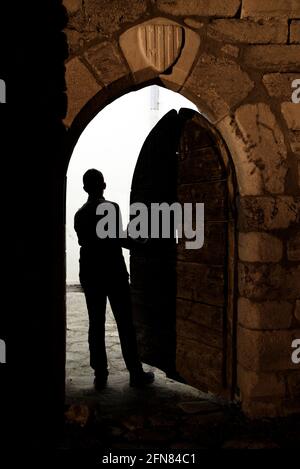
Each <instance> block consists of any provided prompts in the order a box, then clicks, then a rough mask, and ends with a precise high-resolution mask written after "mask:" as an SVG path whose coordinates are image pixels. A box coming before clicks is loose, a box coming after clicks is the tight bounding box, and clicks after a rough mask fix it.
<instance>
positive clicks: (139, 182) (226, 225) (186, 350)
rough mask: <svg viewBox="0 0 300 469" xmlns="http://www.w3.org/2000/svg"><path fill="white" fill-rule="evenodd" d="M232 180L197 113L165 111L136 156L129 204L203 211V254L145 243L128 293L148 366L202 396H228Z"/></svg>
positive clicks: (214, 137) (216, 140) (135, 258)
mask: <svg viewBox="0 0 300 469" xmlns="http://www.w3.org/2000/svg"><path fill="white" fill-rule="evenodd" d="M232 177H233V174H232V169H231V163H230V159H229V157H228V153H227V150H226V148H225V146H224V144H223V142H222V140H221V139H220V137H219V135H218V134H217V132H215V131H214V130H213V129H212V128H211V126H210V124H208V123H207V121H206V120H205V119H204V118H203V117H201V115H200V114H199V113H197V112H195V111H192V110H188V109H181V110H180V112H179V113H177V112H176V111H170V112H169V113H168V114H167V115H166V116H164V117H163V118H162V119H161V121H160V122H159V123H158V124H157V125H156V127H155V128H154V129H153V130H152V132H151V133H150V134H149V136H148V138H147V139H146V141H145V144H144V146H143V148H142V150H141V152H140V156H139V159H138V162H137V165H136V169H135V173H134V177H133V182H132V191H131V203H132V202H136V201H142V202H144V203H145V204H146V205H147V206H150V204H151V203H153V202H160V203H161V202H167V203H172V202H175V201H177V202H180V203H181V204H184V203H192V204H193V209H194V208H195V204H196V203H204V210H205V236H204V240H205V241H204V245H203V247H202V248H201V249H197V250H194V249H191V250H189V249H186V244H185V242H186V239H185V238H184V237H183V238H181V239H179V242H178V243H176V239H175V238H171V239H169V240H165V239H156V240H153V239H152V240H150V242H149V243H148V245H147V247H145V248H144V249H137V250H134V251H132V252H131V286H132V295H133V306H134V321H135V325H136V328H137V333H138V342H139V349H140V353H141V357H142V360H143V361H144V362H145V363H148V364H150V365H153V366H156V367H158V368H160V369H162V370H164V371H165V372H166V373H167V375H169V376H172V377H174V378H175V379H178V380H181V379H183V380H184V381H185V382H187V383H188V384H190V385H193V386H195V387H197V388H199V389H201V390H204V391H211V392H214V393H216V394H218V395H227V394H228V391H229V389H230V388H231V387H232V379H233V376H232V363H233V358H234V357H233V353H232V350H233V349H234V319H233V318H234V299H233V293H234V290H233V287H234V223H233V215H232V207H233V203H232V202H233V197H234V193H233V189H232V187H233V185H230V180H231V178H232Z"/></svg>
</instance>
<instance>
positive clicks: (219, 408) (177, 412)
mask: <svg viewBox="0 0 300 469" xmlns="http://www.w3.org/2000/svg"><path fill="white" fill-rule="evenodd" d="M67 314H68V316H67V370H66V372H67V373H66V374H67V376H66V434H65V439H64V442H63V447H65V448H67V449H68V448H81V447H83V448H93V449H99V448H107V447H109V448H124V449H127V448H128V449H135V448H146V449H147V448H160V447H161V448H164V449H167V448H179V449H181V448H184V449H188V448H194V449H195V448H200V449H201V448H222V447H228V448H231V447H232V448H236V447H237V448H239V447H242V448H272V447H278V446H279V447H280V446H283V447H285V446H289V445H290V444H291V442H292V443H293V442H294V440H295V441H296V440H297V442H298V441H299V433H300V431H299V425H298V426H297V424H296V427H297V428H296V430H295V428H294V426H293V423H292V424H290V423H287V427H285V425H282V424H280V425H279V427H274V424H273V423H271V424H267V426H266V425H262V424H261V423H259V424H258V426H257V425H255V424H254V425H252V424H249V422H247V421H246V420H244V418H243V417H242V416H241V414H240V412H239V411H238V409H237V408H236V407H232V406H228V405H225V404H224V403H221V402H220V401H217V400H215V399H214V398H213V397H212V396H210V395H207V394H204V393H202V392H200V391H198V390H196V389H194V388H192V387H190V386H187V385H184V384H181V383H177V382H174V381H173V380H170V379H168V378H166V376H165V374H164V373H163V372H161V371H160V370H157V369H154V368H151V367H149V366H147V365H145V367H144V368H145V369H146V370H153V371H154V372H155V375H156V380H155V383H154V384H153V385H151V386H148V387H147V388H145V389H142V390H139V389H133V388H130V387H129V384H128V372H127V370H126V368H125V365H124V362H123V358H122V354H121V349H120V345H119V338H118V333H117V329H116V324H115V322H114V318H113V315H112V312H111V310H110V308H109V307H108V308H107V322H106V331H107V334H106V337H107V353H108V359H109V366H110V375H109V382H108V386H107V387H106V388H105V389H104V390H103V391H101V392H95V390H94V388H93V370H92V369H91V368H90V366H89V351H88V342H87V333H88V316H87V311H86V304H85V298H84V295H83V293H82V292H80V291H78V288H75V289H74V288H69V289H68V293H67ZM274 432H275V433H274ZM276 432H277V433H276ZM292 447H293V446H292Z"/></svg>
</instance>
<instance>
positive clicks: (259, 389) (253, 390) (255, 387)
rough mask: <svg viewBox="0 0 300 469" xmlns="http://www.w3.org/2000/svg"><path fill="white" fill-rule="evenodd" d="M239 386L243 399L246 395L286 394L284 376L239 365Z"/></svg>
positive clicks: (254, 396)
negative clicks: (251, 369) (247, 368)
mask: <svg viewBox="0 0 300 469" xmlns="http://www.w3.org/2000/svg"><path fill="white" fill-rule="evenodd" d="M238 386H239V388H240V391H241V400H242V401H243V400H244V397H251V398H253V399H255V398H258V397H268V396H272V397H283V396H284V395H285V382H284V379H283V377H282V376H280V375H279V374H276V373H263V372H256V371H250V370H246V369H245V368H243V367H242V366H240V365H239V366H238Z"/></svg>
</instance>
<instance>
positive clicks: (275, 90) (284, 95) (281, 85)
mask: <svg viewBox="0 0 300 469" xmlns="http://www.w3.org/2000/svg"><path fill="white" fill-rule="evenodd" d="M298 78H299V74H296V73H269V74H267V75H264V77H263V84H264V86H265V87H266V89H267V91H268V93H269V95H270V96H271V97H272V98H277V99H280V100H281V101H288V102H291V99H292V93H293V91H294V88H293V87H292V83H293V81H294V80H296V79H298Z"/></svg>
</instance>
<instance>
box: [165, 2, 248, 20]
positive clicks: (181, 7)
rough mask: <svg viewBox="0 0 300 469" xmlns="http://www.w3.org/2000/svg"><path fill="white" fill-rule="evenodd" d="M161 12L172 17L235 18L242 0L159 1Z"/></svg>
mask: <svg viewBox="0 0 300 469" xmlns="http://www.w3.org/2000/svg"><path fill="white" fill-rule="evenodd" d="M156 3H157V7H158V9H159V10H160V11H163V12H164V13H168V14H171V15H174V16H176V15H178V16H181V15H197V16H224V17H230V16H235V15H236V13H237V12H238V10H239V8H240V5H241V1H240V0H227V1H226V2H224V1H223V0H209V2H208V1H207V0H157V2H156Z"/></svg>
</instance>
